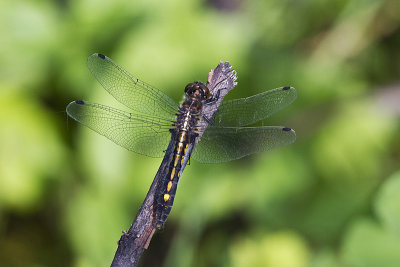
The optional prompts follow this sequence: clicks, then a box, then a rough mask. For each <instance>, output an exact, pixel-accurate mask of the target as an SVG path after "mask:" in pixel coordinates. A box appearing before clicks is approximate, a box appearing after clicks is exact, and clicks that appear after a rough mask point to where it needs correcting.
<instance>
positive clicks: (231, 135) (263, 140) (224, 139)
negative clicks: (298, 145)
mask: <svg viewBox="0 0 400 267" xmlns="http://www.w3.org/2000/svg"><path fill="white" fill-rule="evenodd" d="M295 140H296V133H295V132H294V131H293V130H292V129H290V128H287V127H279V126H264V127H208V128H207V129H206V131H205V132H204V134H203V136H202V137H201V140H200V142H199V144H198V145H197V146H196V148H195V149H194V152H193V154H192V155H191V158H193V159H195V160H196V161H199V162H201V163H218V162H225V161H231V160H235V159H239V158H242V157H244V156H247V155H250V154H254V153H258V152H263V151H266V150H270V149H272V148H276V147H279V146H283V145H287V144H291V143H293V142H294V141H295Z"/></svg>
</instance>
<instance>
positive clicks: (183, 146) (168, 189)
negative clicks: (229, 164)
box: [155, 102, 200, 228]
mask: <svg viewBox="0 0 400 267" xmlns="http://www.w3.org/2000/svg"><path fill="white" fill-rule="evenodd" d="M196 104H197V105H196ZM199 105H200V104H198V103H193V102H192V103H189V102H186V103H184V104H183V106H182V108H181V109H180V111H179V113H178V115H177V122H176V123H175V126H176V128H175V129H173V130H172V132H174V133H175V134H173V138H172V139H171V142H174V150H173V153H172V157H171V160H170V162H169V164H168V172H166V175H165V176H163V179H162V180H161V181H160V184H159V185H158V186H157V188H158V189H157V194H156V196H155V198H156V199H155V225H156V227H158V228H160V227H162V226H163V225H164V223H165V221H166V220H167V217H168V215H169V213H170V212H171V207H172V205H173V203H174V199H175V194H176V189H177V187H178V181H179V178H180V175H181V173H182V171H183V169H182V167H184V166H183V162H184V158H185V157H189V156H190V155H188V153H189V152H188V147H189V145H190V144H192V143H193V142H194V141H195V137H196V136H197V133H196V124H197V122H198V120H199V114H200V113H199Z"/></svg>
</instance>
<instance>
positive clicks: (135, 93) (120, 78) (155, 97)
mask: <svg viewBox="0 0 400 267" xmlns="http://www.w3.org/2000/svg"><path fill="white" fill-rule="evenodd" d="M87 66H88V68H89V70H90V71H91V73H92V74H93V76H94V77H95V78H96V79H97V80H98V81H99V82H100V83H101V85H102V86H103V87H104V89H106V90H107V91H108V92H109V93H110V94H111V95H112V96H114V98H115V99H117V100H118V101H119V102H121V103H122V104H124V105H126V106H127V107H129V108H131V109H133V110H134V111H136V112H140V113H144V114H149V115H157V116H163V117H164V118H166V119H172V118H174V116H175V115H174V114H175V113H176V112H177V110H178V108H179V107H178V105H177V104H176V103H175V101H174V100H172V99H171V98H170V97H169V96H168V95H166V94H165V93H163V92H162V91H160V90H159V89H157V88H155V87H153V86H151V85H149V84H147V83H145V82H142V81H141V80H139V79H138V78H136V77H134V76H133V75H132V74H130V73H129V72H127V71H126V70H125V69H123V68H122V67H121V66H119V65H118V64H117V63H115V62H114V61H112V60H111V59H110V58H108V57H106V56H104V55H102V54H98V53H95V54H93V55H91V56H89V57H88V60H87ZM171 116H172V117H171Z"/></svg>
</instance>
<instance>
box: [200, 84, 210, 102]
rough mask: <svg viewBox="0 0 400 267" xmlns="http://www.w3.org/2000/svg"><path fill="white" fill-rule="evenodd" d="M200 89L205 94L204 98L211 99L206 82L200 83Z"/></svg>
mask: <svg viewBox="0 0 400 267" xmlns="http://www.w3.org/2000/svg"><path fill="white" fill-rule="evenodd" d="M200 90H201V92H202V93H201V94H202V96H203V98H205V99H209V98H210V90H208V88H207V86H205V85H204V84H200Z"/></svg>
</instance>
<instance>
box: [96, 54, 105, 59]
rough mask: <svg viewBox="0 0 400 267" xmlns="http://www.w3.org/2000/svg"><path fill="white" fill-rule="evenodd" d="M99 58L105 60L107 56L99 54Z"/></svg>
mask: <svg viewBox="0 0 400 267" xmlns="http://www.w3.org/2000/svg"><path fill="white" fill-rule="evenodd" d="M97 55H98V56H99V58H101V59H105V58H106V56H105V55H103V54H97Z"/></svg>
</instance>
